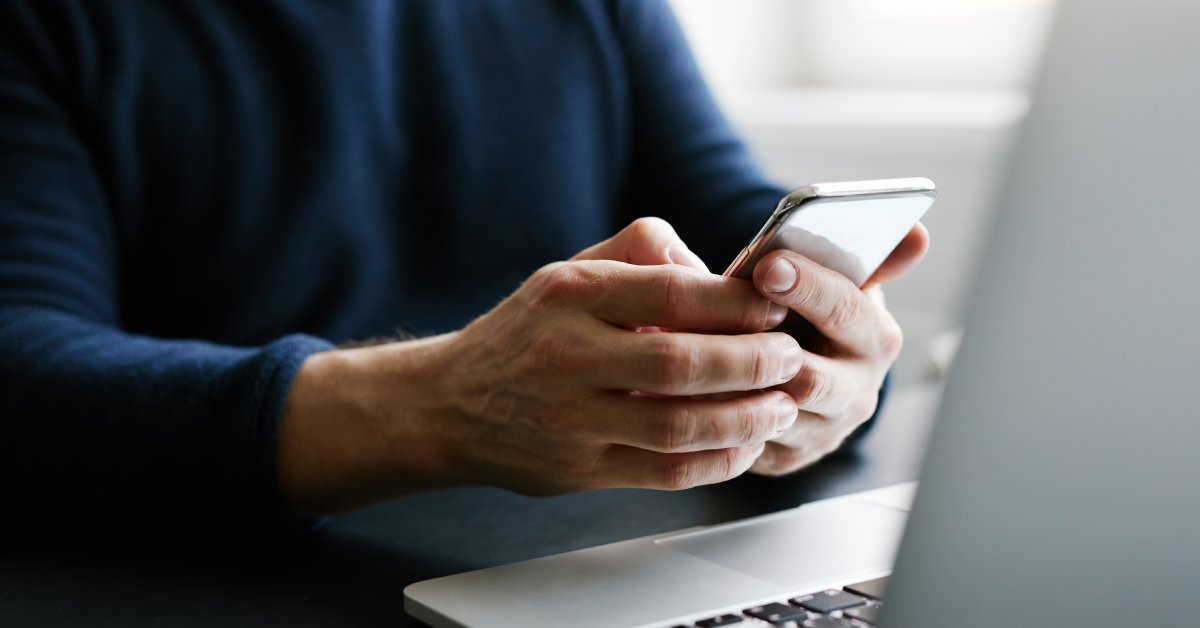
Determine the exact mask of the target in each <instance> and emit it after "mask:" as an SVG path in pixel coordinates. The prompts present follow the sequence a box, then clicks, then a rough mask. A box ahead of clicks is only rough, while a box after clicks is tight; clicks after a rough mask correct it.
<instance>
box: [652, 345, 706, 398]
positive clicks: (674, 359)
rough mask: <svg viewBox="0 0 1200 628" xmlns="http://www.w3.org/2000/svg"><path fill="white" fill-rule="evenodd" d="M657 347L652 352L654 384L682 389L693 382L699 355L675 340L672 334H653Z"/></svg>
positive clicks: (690, 346)
mask: <svg viewBox="0 0 1200 628" xmlns="http://www.w3.org/2000/svg"><path fill="white" fill-rule="evenodd" d="M655 336H657V338H655V341H656V342H657V343H658V346H657V347H656V348H655V350H654V358H653V359H654V365H655V366H654V375H653V377H654V378H655V379H656V380H657V382H656V383H658V384H660V385H662V386H665V387H668V388H672V389H679V388H684V387H686V386H687V385H688V384H690V383H691V382H693V381H695V379H696V377H697V376H698V374H699V371H700V355H699V353H698V352H697V350H696V348H695V347H694V346H693V345H692V344H691V343H688V342H684V341H681V340H677V339H676V337H675V335H674V334H655Z"/></svg>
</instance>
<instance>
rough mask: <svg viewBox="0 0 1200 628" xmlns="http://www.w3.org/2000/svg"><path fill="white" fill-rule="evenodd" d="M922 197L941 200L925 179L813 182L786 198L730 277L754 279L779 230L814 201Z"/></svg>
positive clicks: (730, 270) (732, 268)
mask: <svg viewBox="0 0 1200 628" xmlns="http://www.w3.org/2000/svg"><path fill="white" fill-rule="evenodd" d="M910 195H921V196H927V197H929V198H931V199H933V198H937V186H936V185H934V183H933V181H930V180H929V179H926V178H925V177H908V178H903V179H873V180H868V181H841V182H835V183H813V184H811V185H806V186H804V187H801V188H796V189H795V190H792V191H791V192H789V193H788V194H787V196H784V197H783V199H781V200H780V201H779V204H778V205H776V206H775V210H774V211H772V212H771V216H770V217H769V218H767V222H766V223H765V224H764V225H763V226H762V228H761V229H759V230H758V233H757V234H756V235H755V236H754V238H753V239H752V240H750V244H747V245H746V247H745V248H743V249H742V251H741V253H738V255H737V257H735V258H734V260H733V263H731V264H730V265H729V268H727V269H726V270H725V273H724V275H725V276H726V277H737V278H739V279H750V278H751V274H752V273H753V272H754V265H755V264H757V263H758V260H759V259H760V258H761V257H762V256H763V255H765V254H766V253H767V250H766V249H767V247H768V246H769V245H770V243H771V241H772V240H773V239H774V237H775V234H776V233H777V232H778V231H779V228H780V227H782V226H783V225H784V223H786V222H787V221H788V219H789V218H790V217H791V216H792V215H794V214H795V213H796V212H797V211H800V210H801V209H803V208H804V207H805V206H807V205H809V204H811V203H812V202H814V201H817V200H822V199H831V198H844V197H854V198H861V199H870V198H893V197H897V196H910Z"/></svg>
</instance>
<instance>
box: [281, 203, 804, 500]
mask: <svg viewBox="0 0 1200 628" xmlns="http://www.w3.org/2000/svg"><path fill="white" fill-rule="evenodd" d="M639 222H640V221H639ZM663 224H665V223H663ZM661 226H662V225H659V224H657V223H653V224H652V225H651V228H647V225H646V224H641V225H639V224H638V223H635V224H634V225H632V226H631V227H630V228H628V229H627V230H626V231H625V232H622V234H619V235H618V236H616V237H614V238H613V239H612V240H609V241H607V242H605V243H602V245H598V246H597V247H592V248H591V249H589V250H588V251H587V252H585V253H591V255H588V256H593V257H595V256H611V257H617V258H618V259H623V257H622V256H621V254H622V252H625V253H628V252H629V251H641V252H643V253H638V254H637V255H632V256H631V255H625V256H624V258H625V259H631V260H633V261H636V262H638V263H654V261H653V259H652V258H653V257H654V255H655V254H654V253H644V252H645V251H651V252H653V251H663V252H664V255H668V256H670V257H671V258H674V257H676V256H675V255H671V254H670V251H675V252H676V253H678V249H677V248H675V247H676V246H677V245H678V246H681V245H682V243H674V242H670V241H666V240H670V238H671V237H674V232H673V231H670V229H669V227H668V228H667V229H666V231H663V230H662V228H661ZM675 239H676V240H677V238H675ZM659 240H664V241H659ZM684 250H686V249H684ZM639 258H640V259H639ZM784 314H785V311H784V310H782V309H781V308H779V307H778V306H772V304H771V303H770V302H769V301H768V300H766V299H765V298H763V297H762V296H760V295H759V294H758V293H757V292H756V291H755V290H754V288H753V287H752V286H751V285H750V284H748V283H747V282H744V281H738V280H733V279H729V278H725V277H720V276H717V275H713V274H710V273H707V272H704V271H700V270H696V269H693V268H688V267H685V266H680V265H667V264H663V265H655V266H641V265H634V264H629V263H624V262H619V261H608V260H596V259H587V260H574V261H570V262H559V263H555V264H551V265H549V266H546V267H544V268H542V269H541V270H539V271H537V272H536V273H534V275H533V276H532V277H530V278H529V279H528V280H527V281H526V282H525V283H524V284H523V285H522V286H521V287H520V288H519V289H518V290H517V291H516V292H515V293H514V294H513V295H511V296H510V297H509V298H508V299H506V300H505V301H503V302H502V303H500V305H498V306H497V307H496V308H495V309H493V310H492V311H490V312H488V313H487V314H485V315H483V316H482V317H480V318H479V319H477V320H476V321H474V322H473V323H471V324H470V325H468V326H467V327H466V328H464V329H463V330H461V331H459V332H456V333H452V334H447V335H444V336H438V337H435V338H429V339H425V340H419V341H412V342H402V343H393V344H389V345H381V346H377V347H368V348H363V349H353V350H344V351H334V352H329V353H323V354H317V355H314V356H312V357H310V358H309V360H308V361H307V362H306V363H305V365H304V367H303V368H302V369H301V372H300V374H299V376H298V377H297V379H296V382H295V384H294V385H293V390H292V394H291V396H290V397H289V401H288V406H287V408H286V410H285V413H284V418H283V424H282V426H281V434H280V439H281V442H280V473H281V484H282V486H283V489H284V493H285V495H286V496H287V497H288V498H289V499H290V500H291V503H292V505H293V507H294V508H295V510H296V511H297V512H299V513H301V514H320V513H325V512H332V511H337V510H345V509H349V508H354V507H358V506H363V505H366V504H368V503H371V502H374V501H379V500H381V499H386V498H389V497H394V496H396V495H399V494H403V493H406V492H411V491H413V490H419V489H421V488H429V487H433V486H447V485H460V484H490V485H497V486H502V487H506V488H509V489H512V490H516V491H519V492H522V493H527V494H555V493H563V492H571V491H579V490H587V489H594V488H601V487H649V488H660V489H683V488H688V487H691V486H696V485H700V484H708V483H713V482H720V481H723V480H726V479H729V478H732V477H734V476H737V475H739V474H741V473H742V472H744V471H745V470H746V469H747V468H749V466H750V465H751V464H752V463H753V462H754V460H755V459H756V458H757V457H758V456H759V454H760V453H761V451H762V449H763V445H764V443H765V442H766V441H767V440H769V439H770V438H772V437H773V436H775V435H777V434H779V433H781V432H782V431H783V430H786V429H787V428H788V427H789V426H791V424H792V423H793V422H794V421H795V420H796V415H797V411H796V403H795V401H794V400H793V399H792V398H791V397H790V396H789V395H787V394H786V393H783V392H780V391H777V390H766V389H768V388H770V387H773V386H776V385H779V384H781V383H784V382H787V381H789V380H791V379H792V378H793V377H794V376H795V375H796V374H797V371H798V370H799V368H800V358H801V352H800V348H799V346H798V345H797V344H796V341H795V340H793V339H792V338H791V337H790V336H788V335H786V334H782V333H773V332H768V331H766V330H769V329H771V328H773V327H775V326H776V325H778V324H779V323H780V322H781V321H782V318H783V315H784ZM642 327H665V328H669V329H671V330H673V331H672V332H671V333H639V332H638V331H637V330H638V329H639V328H642ZM705 332H717V333H705ZM746 391H749V392H748V394H740V395H733V396H724V397H721V396H718V397H717V398H712V397H710V398H695V396H697V395H710V394H712V393H730V392H746ZM729 397H732V398H729Z"/></svg>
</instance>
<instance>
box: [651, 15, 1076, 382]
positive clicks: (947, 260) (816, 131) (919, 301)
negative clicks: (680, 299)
mask: <svg viewBox="0 0 1200 628" xmlns="http://www.w3.org/2000/svg"><path fill="white" fill-rule="evenodd" d="M672 6H673V7H674V8H675V11H676V13H677V15H678V16H679V19H680V22H681V23H682V24H683V27H684V30H685V31H686V32H687V34H688V38H689V40H690V41H691V43H692V47H693V49H694V51H695V53H696V57H697V59H698V61H699V62H700V65H701V68H702V70H703V71H704V73H705V76H706V77H707V78H708V81H709V83H710V85H711V86H712V87H713V90H714V93H715V94H716V96H717V99H718V100H719V101H720V102H721V104H722V107H723V108H724V109H725V112H726V115H728V116H729V118H730V120H731V121H732V122H733V123H734V125H735V126H737V127H738V128H739V130H740V131H741V132H742V134H743V137H745V138H746V141H747V143H748V144H749V145H750V148H751V150H753V151H754V153H755V154H756V155H757V156H758V158H759V160H760V161H761V163H762V165H763V166H764V168H765V169H766V170H767V172H768V173H769V174H770V175H771V176H772V177H773V178H774V179H775V180H777V181H778V182H780V183H781V184H783V185H786V186H793V187H795V186H800V185H803V184H806V183H813V182H819V181H839V180H854V179H874V178H891V177H902V176H926V177H929V178H931V179H933V180H934V181H935V182H937V184H938V187H939V198H938V203H937V205H935V206H934V208H933V209H932V210H931V211H930V213H929V214H928V215H927V217H926V220H925V223H926V225H927V226H928V227H929V230H930V232H931V233H932V235H933V247H932V249H931V251H930V254H929V257H928V258H927V259H926V262H925V263H924V264H923V265H922V266H921V267H920V268H919V269H918V270H916V271H914V272H913V273H912V274H911V275H910V276H909V277H907V278H905V279H904V280H902V281H901V282H899V283H897V284H895V285H894V286H892V287H890V288H889V289H888V302H889V305H890V307H891V308H892V311H893V312H894V313H895V315H896V317H897V318H898V319H899V320H900V322H901V324H902V325H903V326H904V328H905V332H906V338H907V341H906V349H905V353H904V355H903V356H902V358H901V361H900V362H899V363H898V364H897V368H896V376H897V380H898V381H899V382H900V383H913V382H917V381H921V380H928V379H936V378H937V377H940V375H941V373H942V372H943V367H944V361H945V360H946V355H945V354H946V353H947V352H948V351H947V349H946V347H947V346H949V345H952V344H953V343H952V341H951V339H952V338H953V336H954V332H955V330H956V329H958V327H959V326H960V324H961V319H962V305H963V301H964V299H965V297H966V296H967V290H968V289H969V287H970V280H971V277H972V275H973V271H974V267H975V263H976V258H977V255H978V253H979V252H980V251H979V249H980V246H981V245H982V236H983V235H984V230H985V229H986V228H987V225H988V224H989V219H990V212H991V211H992V210H993V207H992V204H991V198H992V194H993V192H994V185H995V182H996V180H997V175H998V174H999V168H1000V167H1001V164H1002V161H1003V158H1004V155H1005V152H1006V149H1007V147H1008V145H1009V143H1010V141H1011V139H1012V136H1013V131H1014V130H1015V129H1016V127H1017V125H1019V123H1020V121H1021V119H1022V118H1023V117H1024V114H1025V112H1026V110H1027V109H1028V104H1029V93H1028V90H1029V86H1030V84H1031V82H1032V80H1033V78H1034V76H1035V74H1036V70H1037V65H1038V62H1039V59H1040V56H1041V52H1042V49H1043V44H1044V40H1045V36H1046V34H1047V31H1048V28H1049V25H1050V22H1051V20H1052V16H1053V12H1054V11H1053V10H1054V5H1053V0H736V1H734V0H672ZM766 211H769V208H764V212H766ZM747 237H749V236H747Z"/></svg>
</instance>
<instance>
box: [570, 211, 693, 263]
mask: <svg viewBox="0 0 1200 628" xmlns="http://www.w3.org/2000/svg"><path fill="white" fill-rule="evenodd" d="M571 259H572V260H600V259H606V260H613V261H618V262H625V263H627V264H635V265H638V266H655V265H659V264H679V265H680V266H687V267H689V268H695V269H697V270H702V271H704V272H708V266H706V265H705V264H704V261H703V260H701V259H700V257H699V256H697V255H696V254H695V253H693V252H692V251H691V250H690V249H688V247H687V245H686V244H684V243H683V240H682V239H681V238H680V237H679V234H677V233H675V229H674V227H672V226H671V224H670V223H668V222H667V221H665V220H663V219H662V218H652V217H648V218H638V219H637V220H635V221H633V222H632V223H630V224H629V226H627V227H625V228H624V229H622V230H621V231H620V232H619V233H617V235H615V236H613V237H611V238H609V239H607V240H605V241H603V242H601V243H599V244H595V245H592V246H591V247H588V248H586V249H584V250H583V251H582V252H580V253H579V254H578V255H576V256H575V257H572V258H571Z"/></svg>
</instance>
